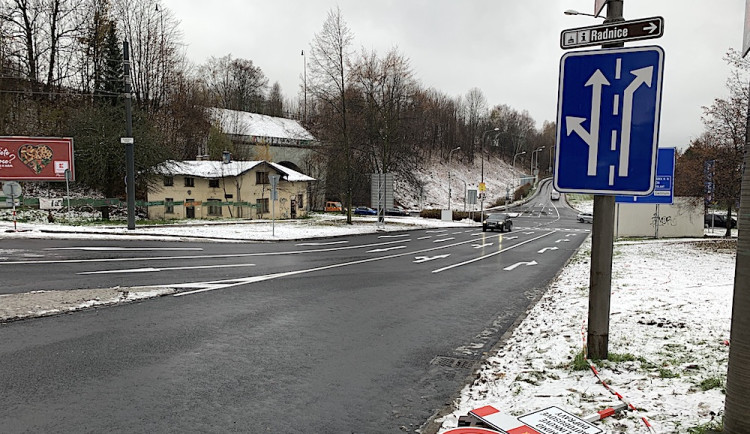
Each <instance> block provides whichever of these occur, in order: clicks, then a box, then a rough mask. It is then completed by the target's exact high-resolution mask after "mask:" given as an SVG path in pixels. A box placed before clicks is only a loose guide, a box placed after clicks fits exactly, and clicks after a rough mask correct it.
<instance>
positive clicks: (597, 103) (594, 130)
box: [565, 69, 610, 176]
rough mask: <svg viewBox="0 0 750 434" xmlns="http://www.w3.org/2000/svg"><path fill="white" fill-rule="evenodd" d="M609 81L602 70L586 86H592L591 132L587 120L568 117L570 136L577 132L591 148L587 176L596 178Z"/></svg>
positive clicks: (595, 72) (592, 76)
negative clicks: (601, 121) (602, 115)
mask: <svg viewBox="0 0 750 434" xmlns="http://www.w3.org/2000/svg"><path fill="white" fill-rule="evenodd" d="M609 84H610V83H609V81H607V78H606V77H605V76H604V74H603V73H602V71H601V70H599V69H597V70H596V71H594V73H593V74H592V75H591V77H590V78H589V80H588V81H587V82H586V84H585V85H584V86H591V117H590V118H589V119H590V122H589V127H590V128H591V131H586V129H585V128H583V125H582V123H583V122H584V121H585V120H586V118H579V117H576V116H566V117H565V122H566V123H567V129H568V135H570V134H571V133H573V132H575V133H576V134H578V136H579V137H581V139H583V141H584V142H586V144H587V145H588V146H589V159H588V167H587V170H586V175H588V176H596V163H597V159H598V155H599V121H600V116H601V106H602V87H603V86H609Z"/></svg>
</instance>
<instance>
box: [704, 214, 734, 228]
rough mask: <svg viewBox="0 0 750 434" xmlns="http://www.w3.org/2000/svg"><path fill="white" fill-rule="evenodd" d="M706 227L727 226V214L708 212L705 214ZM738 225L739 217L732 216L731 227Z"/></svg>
mask: <svg viewBox="0 0 750 434" xmlns="http://www.w3.org/2000/svg"><path fill="white" fill-rule="evenodd" d="M703 223H704V224H705V227H707V228H710V227H715V228H725V227H727V215H726V214H725V213H708V214H706V215H705V216H704V219H703ZM736 227H737V219H735V218H734V216H732V223H731V228H736Z"/></svg>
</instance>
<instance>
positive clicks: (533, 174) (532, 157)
mask: <svg viewBox="0 0 750 434" xmlns="http://www.w3.org/2000/svg"><path fill="white" fill-rule="evenodd" d="M542 149H544V146H542V147H541V148H539V149H535V150H533V151H531V169H530V170H531V176H534V177H536V174H535V173H534V168H535V167H536V166H537V165H539V161H538V159H539V157H537V162H536V163H537V164H536V165H535V164H534V154H536V153H538V152H539V151H541V150H542Z"/></svg>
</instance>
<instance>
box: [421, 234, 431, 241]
mask: <svg viewBox="0 0 750 434" xmlns="http://www.w3.org/2000/svg"><path fill="white" fill-rule="evenodd" d="M430 238H432V235H427V236H426V237H419V238H417V239H418V240H427V239H430Z"/></svg>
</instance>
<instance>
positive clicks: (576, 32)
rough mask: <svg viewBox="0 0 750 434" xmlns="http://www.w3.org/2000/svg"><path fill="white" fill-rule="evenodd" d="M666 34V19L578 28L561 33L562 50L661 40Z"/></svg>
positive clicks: (654, 18)
mask: <svg viewBox="0 0 750 434" xmlns="http://www.w3.org/2000/svg"><path fill="white" fill-rule="evenodd" d="M663 34H664V18H662V17H652V18H641V19H638V20H631V21H619V22H615V23H607V24H601V25H598V26H589V27H578V28H575V29H567V30H563V31H562V32H561V33H560V48H562V49H564V50H566V49H569V48H579V47H589V46H592V45H602V44H608V43H611V42H630V41H638V40H641V39H654V38H661V37H662V35H663Z"/></svg>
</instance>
